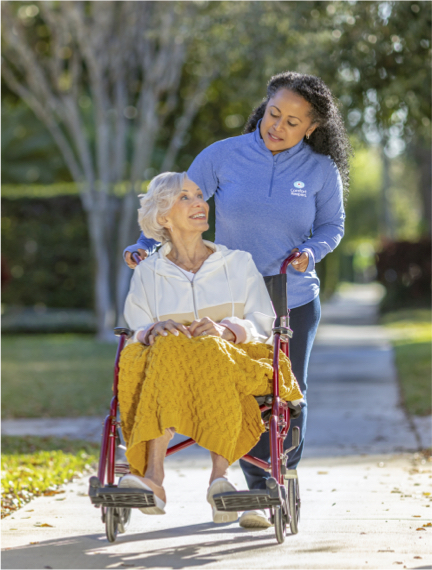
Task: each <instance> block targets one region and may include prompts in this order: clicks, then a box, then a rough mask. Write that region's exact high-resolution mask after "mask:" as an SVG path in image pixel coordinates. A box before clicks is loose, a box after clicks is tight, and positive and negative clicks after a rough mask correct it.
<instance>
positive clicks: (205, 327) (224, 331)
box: [189, 317, 236, 341]
mask: <svg viewBox="0 0 432 570" xmlns="http://www.w3.org/2000/svg"><path fill="white" fill-rule="evenodd" d="M189 332H190V333H191V335H192V336H200V335H206V334H211V335H213V336H219V337H221V338H223V339H224V340H229V341H234V340H235V338H236V337H235V334H234V333H233V332H231V331H230V330H229V329H228V328H227V327H225V326H224V325H220V324H218V323H215V322H214V321H212V320H211V319H209V318H208V317H204V318H203V319H198V320H196V321H194V322H193V323H192V324H191V325H190V326H189Z"/></svg>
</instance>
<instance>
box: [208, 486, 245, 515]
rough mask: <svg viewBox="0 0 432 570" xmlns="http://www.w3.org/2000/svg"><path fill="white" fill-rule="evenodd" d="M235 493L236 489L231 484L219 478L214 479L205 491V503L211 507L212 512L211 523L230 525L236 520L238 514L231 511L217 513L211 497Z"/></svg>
mask: <svg viewBox="0 0 432 570" xmlns="http://www.w3.org/2000/svg"><path fill="white" fill-rule="evenodd" d="M233 492H237V489H236V488H235V487H234V485H233V484H232V483H230V482H229V481H228V479H225V478H224V477H220V478H219V479H214V481H213V482H212V484H211V485H210V487H209V488H208V491H207V502H208V503H210V505H211V506H212V511H213V522H214V523H216V524H222V523H230V522H234V521H236V520H237V519H238V513H236V512H233V511H218V510H217V508H216V505H215V503H214V499H213V495H217V494H218V493H233Z"/></svg>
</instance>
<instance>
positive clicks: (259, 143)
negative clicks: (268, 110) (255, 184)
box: [253, 119, 305, 162]
mask: <svg viewBox="0 0 432 570" xmlns="http://www.w3.org/2000/svg"><path fill="white" fill-rule="evenodd" d="M261 121H262V119H260V120H259V121H258V123H257V126H256V129H255V131H254V132H253V142H254V144H255V146H256V147H258V149H259V150H260V152H261V154H263V155H265V156H266V157H269V158H272V159H274V160H276V161H277V162H284V161H285V160H288V159H290V158H292V157H293V156H295V155H296V154H297V153H298V152H300V151H301V150H303V148H304V146H305V142H304V141H303V139H302V140H301V141H300V142H298V143H297V144H296V145H295V146H293V147H291V148H287V149H286V150H283V151H282V152H278V153H277V154H272V152H271V150H269V149H268V148H267V147H266V144H265V142H264V141H263V138H262V136H261V133H260V125H261Z"/></svg>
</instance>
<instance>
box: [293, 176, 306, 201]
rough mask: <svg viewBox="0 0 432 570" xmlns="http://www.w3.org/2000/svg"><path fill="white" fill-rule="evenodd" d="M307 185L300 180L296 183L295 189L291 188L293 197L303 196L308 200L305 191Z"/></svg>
mask: <svg viewBox="0 0 432 570" xmlns="http://www.w3.org/2000/svg"><path fill="white" fill-rule="evenodd" d="M304 186H305V184H304V182H301V181H300V180H298V181H297V182H294V188H291V196H302V197H303V198H307V192H306V190H303V188H304Z"/></svg>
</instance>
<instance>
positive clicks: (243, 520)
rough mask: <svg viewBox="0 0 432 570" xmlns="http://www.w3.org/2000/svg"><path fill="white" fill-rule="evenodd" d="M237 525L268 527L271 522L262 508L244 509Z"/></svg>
mask: <svg viewBox="0 0 432 570" xmlns="http://www.w3.org/2000/svg"><path fill="white" fill-rule="evenodd" d="M239 525H240V526H241V527H243V528H255V529H257V528H269V527H270V526H272V523H271V522H270V521H269V518H268V516H267V513H266V512H265V511H264V510H257V511H245V512H244V513H243V514H242V516H241V517H240V520H239Z"/></svg>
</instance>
